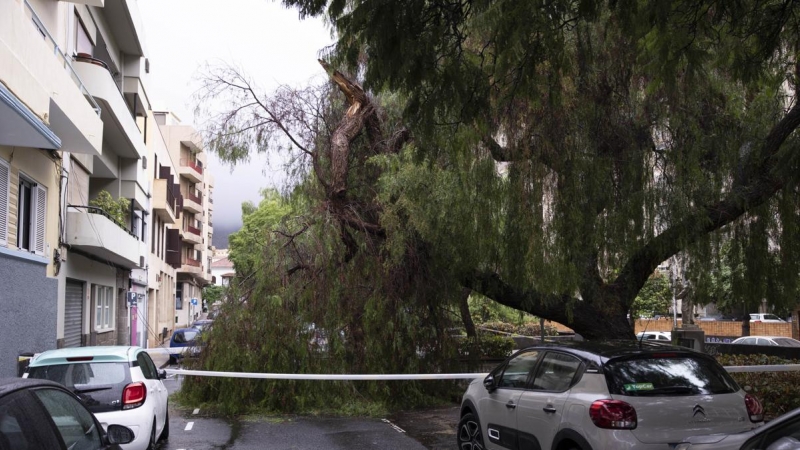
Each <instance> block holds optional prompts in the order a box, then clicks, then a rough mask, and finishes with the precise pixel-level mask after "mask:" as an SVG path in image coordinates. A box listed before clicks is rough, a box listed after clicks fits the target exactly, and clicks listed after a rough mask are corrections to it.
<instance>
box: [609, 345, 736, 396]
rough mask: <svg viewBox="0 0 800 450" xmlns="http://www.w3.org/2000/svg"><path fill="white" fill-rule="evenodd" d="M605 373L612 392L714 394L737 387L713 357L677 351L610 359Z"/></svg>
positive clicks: (678, 394) (670, 394) (614, 393)
mask: <svg viewBox="0 0 800 450" xmlns="http://www.w3.org/2000/svg"><path fill="white" fill-rule="evenodd" d="M605 372H606V380H607V381H608V389H609V392H610V393H611V395H631V396H680V395H714V394H729V393H731V392H736V391H738V390H739V387H738V386H737V385H736V382H734V381H733V379H732V378H731V377H730V375H728V373H727V372H726V371H725V369H723V368H722V366H720V365H719V364H718V363H717V362H716V361H714V360H713V359H711V358H708V357H703V356H700V355H689V354H685V353H678V352H676V353H671V352H665V353H653V354H650V355H642V356H638V357H635V358H619V359H612V360H611V361H609V362H607V363H606V364H605Z"/></svg>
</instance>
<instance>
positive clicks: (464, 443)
mask: <svg viewBox="0 0 800 450" xmlns="http://www.w3.org/2000/svg"><path fill="white" fill-rule="evenodd" d="M456 443H457V444H458V450H483V449H484V448H486V447H485V446H484V445H483V433H482V432H481V424H480V422H479V421H478V417H477V416H476V415H474V414H472V413H466V414H464V415H463V416H462V417H461V420H460V421H459V422H458V430H456Z"/></svg>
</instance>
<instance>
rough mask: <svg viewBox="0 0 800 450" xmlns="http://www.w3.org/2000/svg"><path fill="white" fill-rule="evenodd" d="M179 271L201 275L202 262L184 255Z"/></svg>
mask: <svg viewBox="0 0 800 450" xmlns="http://www.w3.org/2000/svg"><path fill="white" fill-rule="evenodd" d="M179 272H184V273H190V274H192V275H195V276H202V274H203V263H202V262H201V261H200V260H197V259H192V258H189V257H188V256H184V257H183V260H182V261H181V269H180V270H179Z"/></svg>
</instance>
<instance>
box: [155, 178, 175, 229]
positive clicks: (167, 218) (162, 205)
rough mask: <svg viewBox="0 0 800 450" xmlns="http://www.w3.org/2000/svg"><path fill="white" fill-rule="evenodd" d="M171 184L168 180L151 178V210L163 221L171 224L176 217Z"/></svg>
mask: <svg viewBox="0 0 800 450" xmlns="http://www.w3.org/2000/svg"><path fill="white" fill-rule="evenodd" d="M172 186H173V184H172V183H170V182H169V180H164V179H161V178H158V179H156V180H153V211H154V212H155V213H156V214H157V215H158V217H160V218H161V220H162V221H163V222H164V223H169V224H173V223H175V222H176V221H177V219H178V217H177V214H176V213H175V200H176V199H175V194H173V193H172Z"/></svg>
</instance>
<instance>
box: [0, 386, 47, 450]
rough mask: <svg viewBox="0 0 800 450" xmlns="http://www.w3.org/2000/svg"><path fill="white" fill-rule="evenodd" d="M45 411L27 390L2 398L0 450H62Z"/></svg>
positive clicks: (0, 408)
mask: <svg viewBox="0 0 800 450" xmlns="http://www.w3.org/2000/svg"><path fill="white" fill-rule="evenodd" d="M47 423H49V419H48V417H47V415H46V414H45V411H44V410H43V409H42V408H41V407H40V406H39V405H38V402H36V400H34V398H33V396H31V394H30V392H29V391H28V390H21V391H17V392H15V393H13V394H9V395H6V396H4V397H3V398H2V399H0V448H2V449H3V450H28V449H33V448H61V443H60V442H59V438H58V436H56V434H55V430H53V429H52V428H51V427H50V426H48V425H47Z"/></svg>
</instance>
